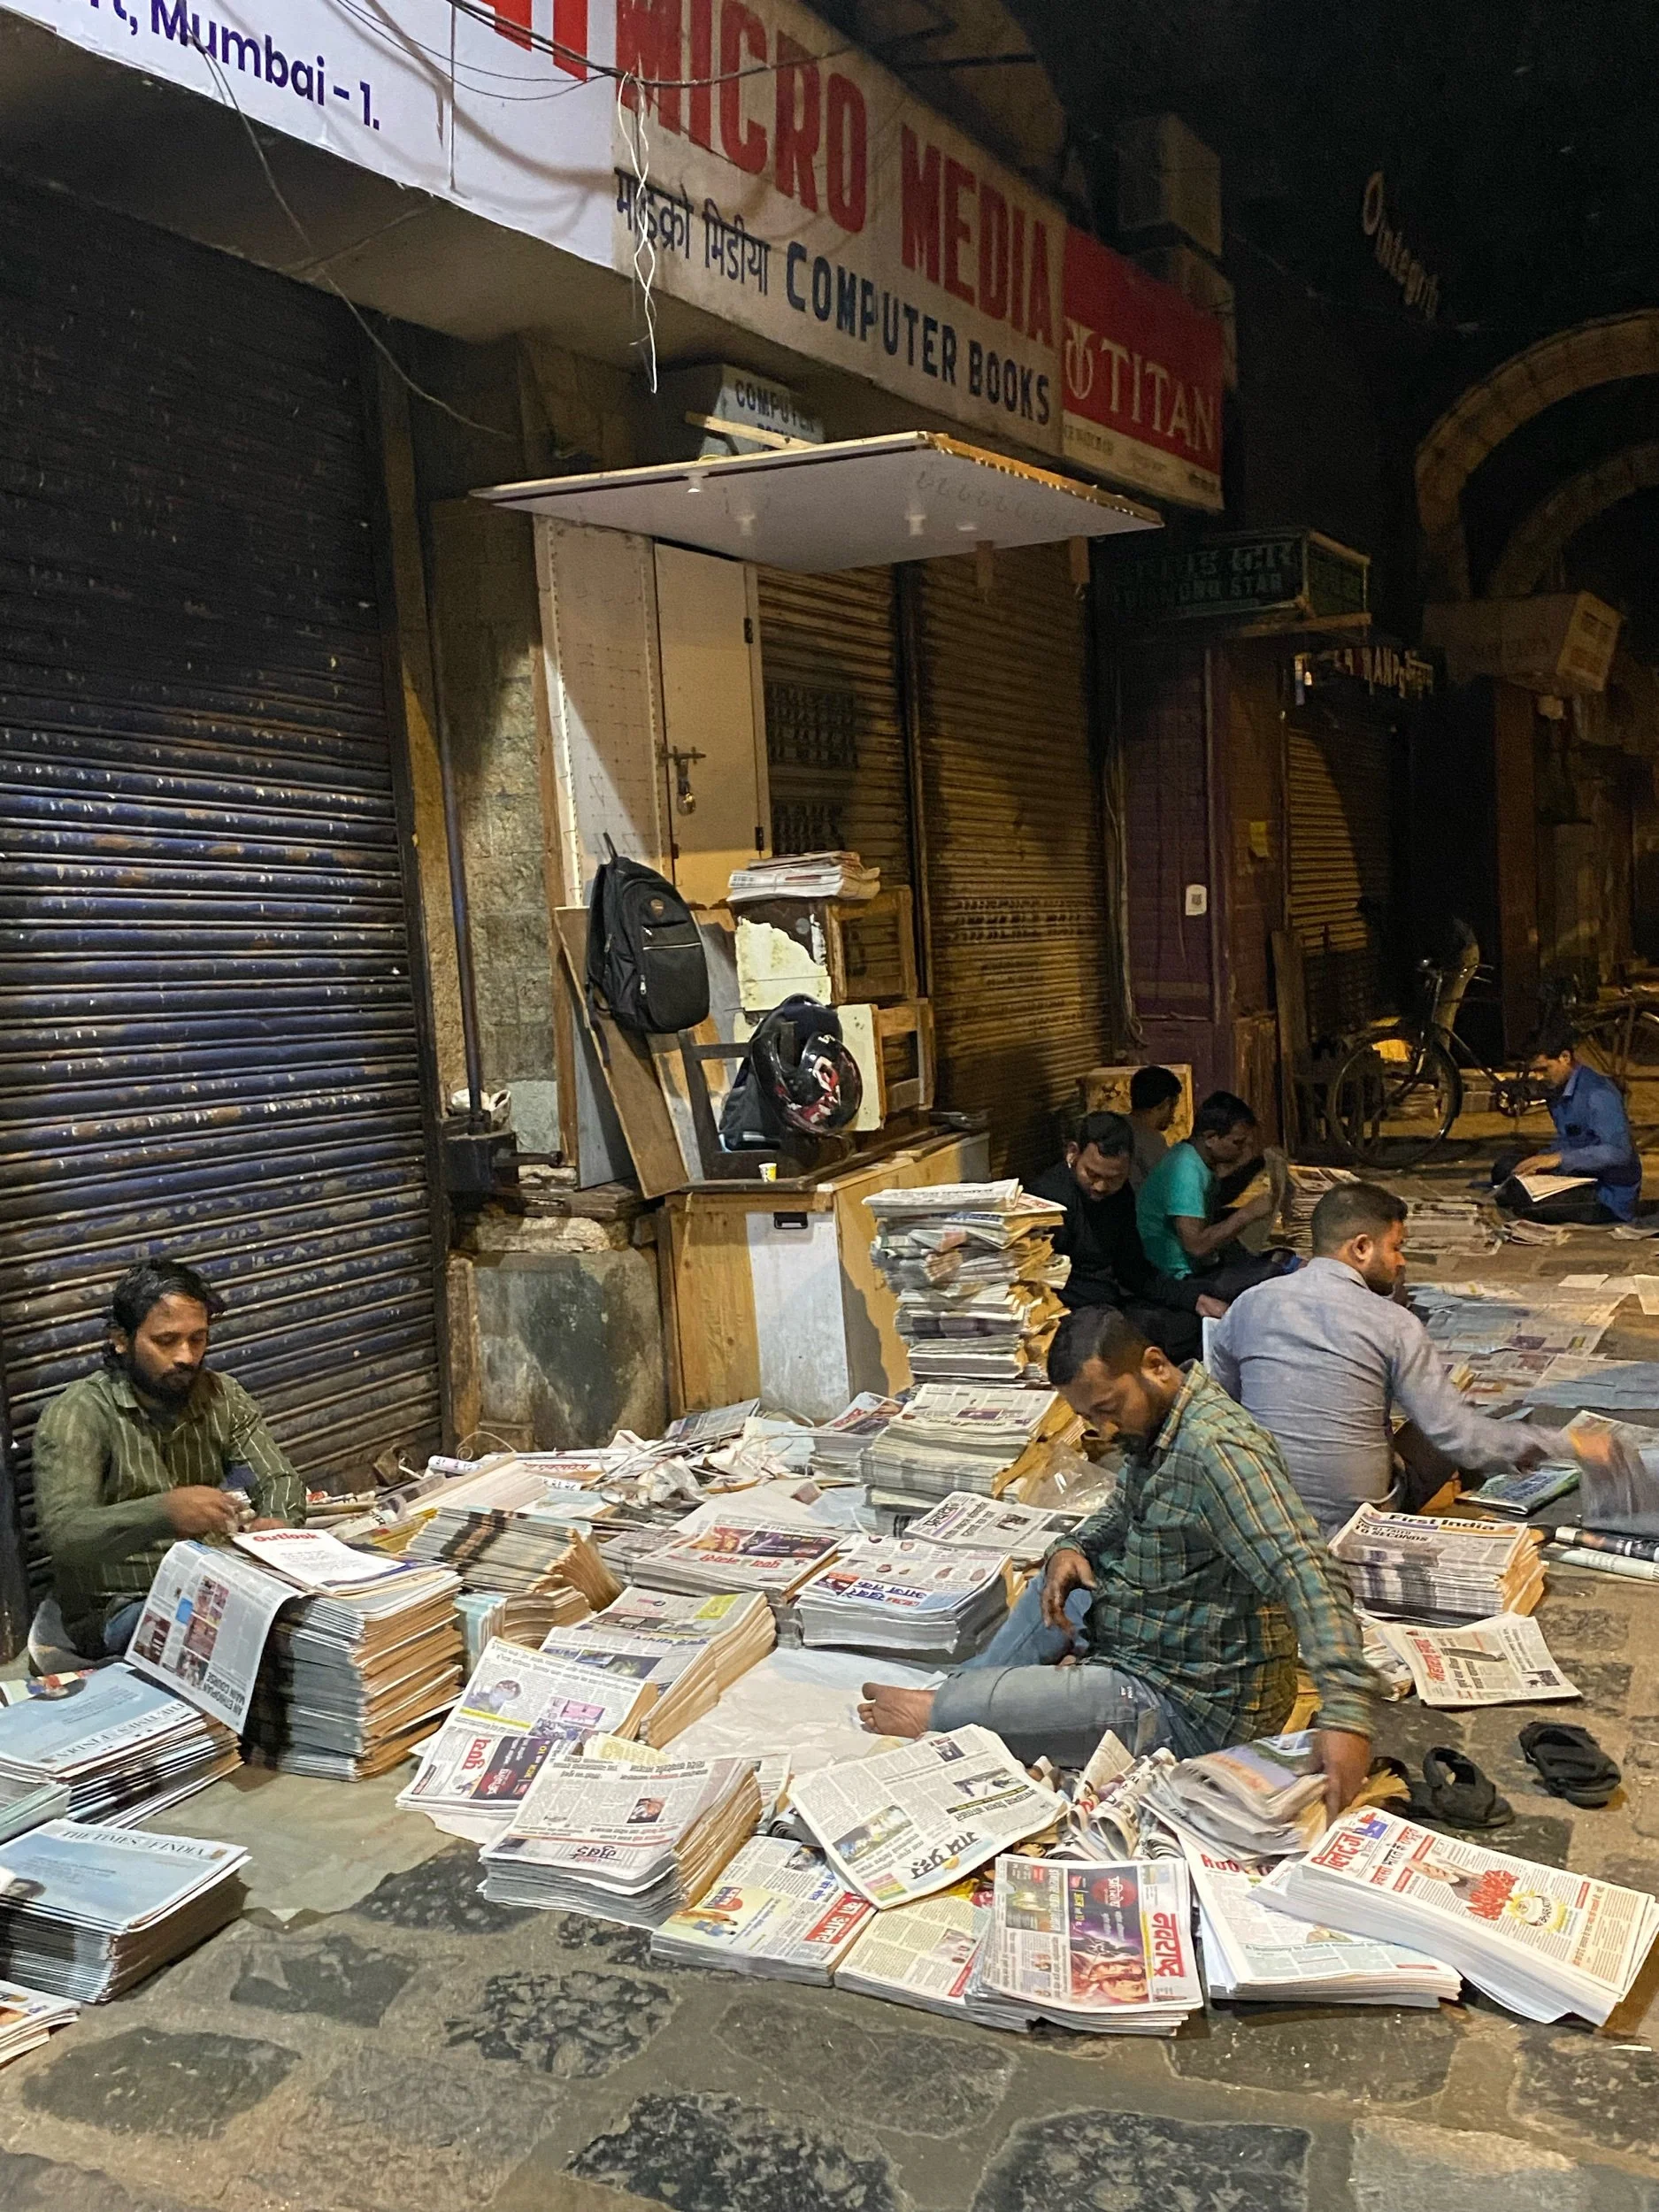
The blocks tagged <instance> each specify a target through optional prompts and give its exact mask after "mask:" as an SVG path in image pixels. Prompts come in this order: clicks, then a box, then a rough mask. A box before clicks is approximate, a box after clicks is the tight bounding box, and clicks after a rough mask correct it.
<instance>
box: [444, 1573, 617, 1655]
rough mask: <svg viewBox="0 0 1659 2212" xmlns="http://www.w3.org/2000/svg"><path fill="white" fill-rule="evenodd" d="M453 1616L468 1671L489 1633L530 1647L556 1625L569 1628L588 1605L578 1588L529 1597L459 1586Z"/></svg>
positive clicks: (586, 1614)
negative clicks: (460, 1588)
mask: <svg viewBox="0 0 1659 2212" xmlns="http://www.w3.org/2000/svg"><path fill="white" fill-rule="evenodd" d="M455 1610H456V1617H457V1619H458V1620H459V1622H460V1624H461V1632H462V1634H463V1636H464V1637H465V1640H466V1664H467V1668H468V1670H469V1671H471V1669H472V1668H473V1667H475V1666H476V1665H477V1664H478V1663H479V1660H480V1657H481V1656H482V1655H483V1650H484V1647H485V1645H486V1644H487V1643H488V1641H489V1640H490V1638H491V1637H492V1636H500V1637H503V1638H504V1640H506V1641H507V1642H508V1643H510V1644H523V1645H525V1646H526V1647H528V1648H529V1649H530V1650H532V1651H534V1649H535V1648H536V1647H537V1646H538V1645H539V1644H540V1643H541V1640H542V1638H543V1637H545V1636H550V1635H551V1634H552V1632H553V1631H554V1630H555V1629H556V1628H573V1627H574V1626H575V1624H576V1623H577V1622H578V1621H582V1620H586V1619H588V1617H589V1614H590V1611H591V1608H590V1607H589V1605H588V1601H587V1599H586V1598H585V1597H583V1595H582V1594H581V1593H580V1590H567V1589H565V1588H562V1587H561V1588H556V1589H552V1590H542V1591H539V1592H537V1593H536V1594H534V1595H533V1596H530V1597H517V1598H509V1597H503V1595H502V1594H501V1592H500V1591H499V1590H462V1591H459V1592H457V1595H456V1601H455Z"/></svg>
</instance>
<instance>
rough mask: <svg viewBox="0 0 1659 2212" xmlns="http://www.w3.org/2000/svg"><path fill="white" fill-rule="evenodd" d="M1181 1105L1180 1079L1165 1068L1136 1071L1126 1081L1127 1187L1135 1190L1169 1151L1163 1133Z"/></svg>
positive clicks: (1168, 1144)
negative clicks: (1130, 1147)
mask: <svg viewBox="0 0 1659 2212" xmlns="http://www.w3.org/2000/svg"><path fill="white" fill-rule="evenodd" d="M1180 1102H1181V1079H1180V1077H1179V1075H1176V1074H1174V1073H1173V1072H1172V1071H1171V1070H1170V1069H1168V1068H1137V1069H1136V1070H1135V1071H1134V1073H1133V1075H1132V1076H1131V1077H1130V1079H1129V1126H1130V1127H1131V1128H1132V1129H1133V1131H1134V1139H1135V1149H1134V1157H1133V1160H1132V1161H1131V1162H1130V1164H1129V1187H1130V1188H1131V1190H1133V1191H1139V1189H1140V1188H1141V1185H1142V1183H1144V1182H1145V1181H1146V1179H1147V1178H1148V1175H1150V1174H1151V1172H1152V1171H1153V1169H1154V1168H1155V1167H1156V1165H1157V1164H1158V1162H1159V1161H1160V1160H1161V1159H1162V1158H1163V1157H1164V1154H1165V1153H1166V1152H1167V1151H1168V1150H1169V1148H1170V1141H1169V1137H1168V1134H1167V1131H1168V1129H1169V1125H1170V1124H1171V1122H1172V1121H1173V1120H1174V1118H1175V1109H1176V1108H1177V1107H1178V1106H1179V1104H1180Z"/></svg>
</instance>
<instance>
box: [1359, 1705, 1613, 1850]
mask: <svg viewBox="0 0 1659 2212" xmlns="http://www.w3.org/2000/svg"><path fill="white" fill-rule="evenodd" d="M1520 1744H1521V1749H1522V1751H1523V1752H1524V1753H1525V1756H1526V1761H1527V1763H1528V1765H1529V1766H1531V1767H1532V1769H1533V1770H1534V1771H1535V1772H1536V1773H1537V1775H1538V1778H1539V1780H1540V1782H1541V1783H1542V1784H1543V1786H1544V1787H1545V1788H1546V1789H1547V1790H1548V1791H1549V1793H1551V1795H1552V1796H1555V1797H1564V1798H1565V1799H1566V1801H1567V1802H1568V1803H1569V1804H1570V1805H1581V1806H1584V1807H1586V1808H1590V1809H1594V1808H1598V1807H1600V1806H1602V1805H1605V1804H1606V1803H1607V1802H1608V1801H1609V1799H1610V1798H1611V1797H1612V1795H1613V1793H1614V1792H1615V1791H1616V1790H1617V1788H1618V1786H1619V1783H1620V1781H1621V1780H1622V1779H1623V1777H1622V1776H1621V1775H1620V1773H1619V1770H1618V1768H1617V1766H1616V1765H1615V1764H1614V1763H1613V1761H1612V1760H1611V1759H1609V1757H1608V1755H1607V1754H1606V1752H1605V1751H1603V1750H1602V1748H1601V1745H1600V1744H1599V1743H1597V1742H1596V1740H1595V1739H1594V1736H1592V1735H1591V1733H1590V1732H1589V1730H1588V1729H1586V1728H1574V1727H1571V1726H1569V1725H1568V1724H1565V1723H1563V1722H1561V1721H1534V1722H1533V1723H1532V1724H1531V1726H1530V1727H1526V1728H1524V1729H1522V1731H1521V1735H1520ZM1377 1766H1378V1768H1380V1769H1382V1770H1384V1771H1386V1772H1390V1773H1393V1774H1395V1775H1397V1776H1398V1777H1399V1778H1400V1779H1401V1780H1402V1782H1403V1783H1404V1784H1405V1786H1406V1788H1407V1791H1408V1793H1409V1794H1408V1796H1407V1799H1406V1802H1405V1805H1404V1807H1403V1811H1404V1814H1405V1816H1406V1817H1407V1818H1408V1819H1409V1820H1415V1821H1417V1822H1419V1823H1421V1824H1425V1825H1427V1826H1429V1827H1434V1828H1459V1829H1464V1830H1477V1831H1478V1830H1480V1829H1486V1828H1503V1827H1507V1826H1508V1825H1509V1822H1510V1821H1512V1820H1513V1819H1514V1818H1515V1809H1514V1807H1513V1806H1512V1805H1511V1804H1510V1803H1509V1799H1508V1798H1507V1797H1500V1796H1499V1794H1498V1790H1497V1785H1496V1784H1495V1783H1494V1781H1493V1780H1492V1779H1491V1778H1490V1776H1488V1775H1486V1774H1483V1773H1482V1771H1481V1770H1480V1769H1479V1767H1478V1766H1477V1765H1476V1764H1475V1763H1474V1761H1473V1760H1472V1759H1471V1758H1469V1757H1468V1756H1467V1755H1465V1754H1464V1753H1463V1752H1461V1751H1457V1750H1455V1749H1454V1748H1453V1747H1451V1746H1450V1745H1449V1744H1436V1745H1435V1747H1434V1748H1433V1749H1432V1751H1430V1752H1429V1753H1428V1754H1427V1755H1426V1756H1425V1759H1424V1761H1423V1779H1422V1781H1421V1783H1418V1782H1417V1781H1415V1780H1414V1779H1413V1778H1412V1777H1411V1775H1410V1774H1409V1772H1408V1771H1407V1770H1406V1768H1405V1766H1404V1765H1403V1763H1402V1762H1401V1761H1400V1760H1398V1759H1386V1760H1379V1761H1378V1763H1377ZM1373 1771H1375V1769H1374V1770H1373Z"/></svg>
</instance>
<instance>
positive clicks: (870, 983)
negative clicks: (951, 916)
mask: <svg viewBox="0 0 1659 2212" xmlns="http://www.w3.org/2000/svg"><path fill="white" fill-rule="evenodd" d="M733 913H734V914H735V916H736V918H737V972H738V987H739V990H740V992H741V996H742V1003H743V1006H744V1009H745V1010H746V1011H747V1012H749V1013H750V1014H764V1013H768V1012H770V1011H771V1010H772V1008H773V1007H774V1006H776V1005H778V1004H780V1002H782V1001H783V1000H784V999H786V998H787V997H788V996H789V995H790V994H791V993H792V992H795V991H800V992H803V993H804V994H805V995H806V996H807V997H809V998H816V999H818V1000H820V1001H822V1002H826V1003H827V1004H829V1005H832V1006H846V1005H851V1004H855V1003H858V1002H864V1003H869V1004H874V1005H888V1004H892V1003H895V1002H902V1001H905V1000H909V999H914V998H915V997H916V996H917V993H918V983H917V975H916V927H915V918H914V914H913V911H912V902H911V898H910V889H909V887H908V886H906V885H903V884H901V885H899V886H898V887H896V888H895V889H894V890H891V891H879V892H878V893H877V894H876V895H875V897H874V898H873V899H760V900H755V901H750V902H746V903H744V904H743V905H741V906H739V907H735V908H733ZM745 925H748V929H747V931H746V929H745ZM762 930H776V931H778V932H779V933H780V934H781V935H782V936H783V937H784V938H786V939H787V941H788V949H787V953H785V950H784V948H782V947H780V946H777V945H776V944H775V943H774V944H773V945H772V947H771V949H770V950H771V955H772V956H770V957H763V950H764V949H763V947H762V946H761V945H759V944H757V939H756V935H755V933H756V932H757V931H762Z"/></svg>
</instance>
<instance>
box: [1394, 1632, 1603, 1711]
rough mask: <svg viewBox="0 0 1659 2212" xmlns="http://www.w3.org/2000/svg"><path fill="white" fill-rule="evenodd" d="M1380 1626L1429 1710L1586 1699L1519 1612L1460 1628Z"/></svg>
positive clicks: (1537, 1633) (1538, 1634) (1541, 1634)
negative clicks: (1560, 1699) (1572, 1698)
mask: <svg viewBox="0 0 1659 2212" xmlns="http://www.w3.org/2000/svg"><path fill="white" fill-rule="evenodd" d="M1378 1627H1379V1630H1380V1632H1381V1633H1382V1634H1383V1636H1384V1637H1385V1638H1386V1640H1387V1641H1388V1643H1389V1644H1391V1645H1392V1646H1393V1647H1394V1650H1395V1651H1396V1652H1398V1653H1399V1655H1400V1656H1401V1658H1402V1659H1403V1660H1404V1662H1405V1663H1406V1665H1407V1666H1408V1667H1409V1668H1410V1670H1411V1680H1412V1685H1413V1686H1414V1687H1415V1689H1416V1691H1417V1695H1418V1697H1419V1698H1421V1700H1422V1701H1423V1702H1424V1704H1425V1705H1434V1706H1464V1705H1527V1704H1532V1703H1537V1702H1540V1701H1546V1700H1548V1699H1552V1698H1567V1697H1578V1696H1579V1695H1581V1694H1582V1693H1581V1692H1580V1691H1579V1689H1578V1686H1577V1684H1576V1683H1572V1682H1570V1681H1569V1680H1568V1679H1567V1678H1566V1676H1565V1675H1564V1674H1563V1672H1562V1671H1561V1669H1560V1668H1559V1667H1558V1666H1557V1665H1556V1664H1555V1660H1554V1658H1553V1657H1552V1656H1551V1655H1550V1650H1549V1647H1548V1644H1547V1643H1546V1642H1545V1641H1544V1632H1543V1630H1542V1629H1541V1628H1540V1626H1539V1624H1538V1623H1537V1622H1536V1621H1535V1620H1533V1619H1532V1618H1531V1617H1528V1616H1525V1615H1523V1614H1520V1613H1495V1614H1494V1615H1493V1617H1492V1618H1491V1619H1490V1620H1486V1621H1470V1622H1467V1623H1466V1624H1464V1625H1463V1627H1461V1628H1421V1627H1418V1626H1417V1624H1415V1623H1414V1622H1410V1621H1381V1622H1379V1623H1378Z"/></svg>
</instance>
